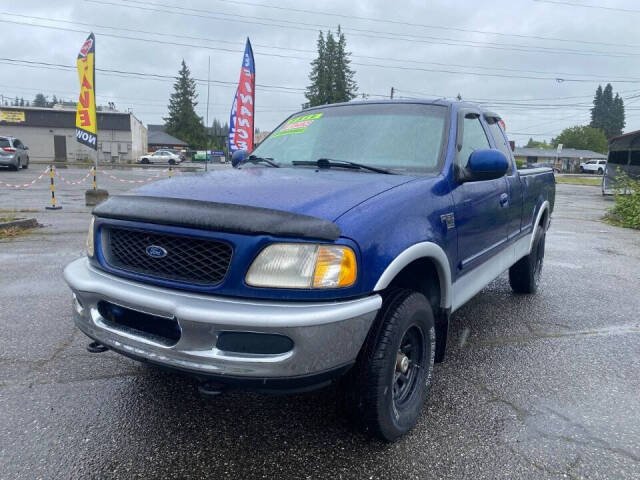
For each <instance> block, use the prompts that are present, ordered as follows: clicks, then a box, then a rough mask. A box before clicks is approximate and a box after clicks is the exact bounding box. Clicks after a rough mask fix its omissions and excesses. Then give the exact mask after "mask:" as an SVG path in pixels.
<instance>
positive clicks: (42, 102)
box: [33, 93, 48, 107]
mask: <svg viewBox="0 0 640 480" xmlns="http://www.w3.org/2000/svg"><path fill="white" fill-rule="evenodd" d="M33 106H34V107H47V106H48V102H47V97H45V96H44V95H43V94H42V93H38V94H37V95H36V98H34V99H33Z"/></svg>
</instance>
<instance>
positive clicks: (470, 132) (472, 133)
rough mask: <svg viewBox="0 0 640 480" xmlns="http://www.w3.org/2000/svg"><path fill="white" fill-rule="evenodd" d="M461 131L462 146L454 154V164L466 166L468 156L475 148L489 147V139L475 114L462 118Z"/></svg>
mask: <svg viewBox="0 0 640 480" xmlns="http://www.w3.org/2000/svg"><path fill="white" fill-rule="evenodd" d="M463 125H464V127H463V132H462V148H461V149H460V151H459V152H458V155H457V156H456V165H458V166H460V167H466V166H467V163H468V162H469V156H470V155H471V154H472V153H473V152H475V151H476V150H484V149H487V148H491V147H490V146H489V140H488V139H487V135H486V133H485V132H484V128H482V124H481V123H480V119H479V118H478V117H476V116H474V117H472V118H467V117H465V118H464V122H463Z"/></svg>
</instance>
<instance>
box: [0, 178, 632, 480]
mask: <svg viewBox="0 0 640 480" xmlns="http://www.w3.org/2000/svg"><path fill="white" fill-rule="evenodd" d="M41 167H42V168H44V167H43V166H36V165H32V166H31V168H30V169H29V170H28V171H22V172H8V171H6V170H1V171H0V180H3V181H5V182H14V183H21V182H23V181H24V182H26V181H30V180H31V179H33V178H34V177H36V176H37V175H38V174H39V170H41V169H42V168H41ZM157 172H158V171H157V170H156V171H154V172H153V173H151V174H155V173H157ZM61 173H62V174H63V176H65V178H67V179H68V180H70V181H74V180H79V179H80V178H82V177H83V175H84V174H85V173H86V170H79V169H67V170H64V171H62V172H61ZM112 174H114V175H116V176H120V177H122V178H126V179H143V178H146V177H148V176H149V175H150V173H149V171H142V170H114V171H112ZM214 178H215V177H214ZM45 180H46V179H45ZM212 180H213V179H212ZM99 182H100V184H101V185H102V186H105V187H107V188H108V189H109V191H110V192H111V193H112V194H114V193H117V192H122V191H125V190H126V189H128V188H130V187H131V185H130V184H125V183H121V182H119V181H116V180H113V179H110V178H105V177H104V176H101V178H99ZM84 185H86V183H85V184H80V185H76V186H71V185H67V184H64V183H62V182H58V189H57V196H58V199H59V203H60V204H61V205H62V206H63V209H62V210H59V211H45V210H44V208H43V207H44V206H45V205H47V204H48V199H49V194H48V185H47V183H46V182H45V181H40V182H38V183H36V184H35V185H34V186H32V187H29V188H26V189H18V190H11V189H8V188H6V187H3V186H1V185H0V217H1V216H3V215H4V214H5V213H6V210H12V209H15V208H18V209H26V210H33V211H32V212H31V211H28V212H24V213H22V214H20V215H25V216H35V217H37V219H38V220H39V222H40V223H41V224H43V225H44V227H43V228H40V229H37V230H34V231H32V232H30V233H28V234H26V235H23V236H20V237H17V238H13V239H8V240H7V239H0V478H1V479H17V478H21V479H22V478H24V479H34V478H44V479H49V478H127V479H128V478H166V479H170V478H216V479H218V478H243V479H244V478H269V479H272V478H358V479H360V478H362V479H371V478H373V479H377V478H384V479H396V478H402V479H412V478H420V479H424V478H452V479H454V478H455V479H458V478H473V479H483V478H487V479H493V478H505V479H507V478H508V479H514V478H531V479H547V478H549V479H552V478H558V479H560V478H585V479H605V478H606V479H637V478H640V319H639V313H640V232H637V231H631V230H626V229H621V228H616V227H612V226H610V225H607V224H605V223H603V222H601V221H600V218H601V217H602V215H603V214H604V212H605V210H606V209H607V208H609V207H610V206H611V205H612V203H613V202H612V201H611V200H610V199H603V198H602V196H601V195H600V190H599V188H596V187H584V186H568V185H558V189H557V192H558V193H557V201H556V210H555V212H554V215H553V219H552V224H551V229H550V231H549V233H548V236H547V245H546V248H547V251H546V258H545V266H544V272H543V277H542V284H541V288H540V291H539V293H538V294H537V295H535V296H516V295H514V294H512V293H511V291H510V288H509V285H508V280H507V278H506V275H502V276H501V277H500V278H498V279H497V280H496V281H494V282H493V283H492V284H491V285H490V286H489V287H487V288H486V289H485V290H483V291H482V292H481V293H480V294H479V295H477V296H476V297H475V298H474V299H473V300H472V301H471V302H470V303H468V304H467V305H466V306H465V307H463V308H462V309H460V310H459V311H458V312H456V313H455V314H454V315H453V317H452V326H451V338H450V343H449V346H448V350H447V358H446V360H445V362H444V363H441V364H438V365H436V368H435V378H434V383H433V385H432V388H431V393H430V397H429V399H428V400H427V403H426V406H425V409H424V412H423V414H422V416H421V417H420V421H419V423H418V425H417V426H416V427H415V429H413V430H412V431H411V432H410V433H409V434H408V435H407V436H406V437H404V438H402V439H401V440H400V441H398V442H397V443H394V444H391V445H387V444H381V443H379V442H377V441H376V440H373V439H371V438H369V437H367V436H366V435H363V434H361V433H359V432H358V431H356V430H354V429H353V428H352V427H351V426H350V425H349V424H348V422H346V421H345V420H344V418H343V417H342V415H341V414H340V412H339V411H338V410H337V409H336V407H335V403H336V390H335V388H332V387H329V388H327V389H324V390H321V391H316V392H312V393H306V394H300V395H295V396H284V397H273V396H263V395H258V394H247V393H240V392H233V393H227V394H225V395H222V396H220V397H216V398H203V397H201V396H199V394H198V393H197V390H196V383H195V382H194V381H193V380H191V379H188V378H184V377H181V376H177V375H173V374H170V373H165V372H160V371H156V370H154V369H149V368H145V367H144V366H141V365H139V364H137V363H136V362H134V361H132V360H129V359H126V358H123V357H121V356H119V355H117V354H114V353H112V352H107V353H103V354H99V355H95V354H94V355H92V354H89V353H87V352H86V350H85V346H86V344H87V343H88V341H87V339H86V338H85V337H84V335H83V334H81V333H80V332H79V331H78V330H77V329H76V328H74V326H73V322H72V319H71V294H70V292H69V290H68V288H67V287H66V285H65V283H64V282H63V280H62V269H63V267H64V266H65V265H66V264H67V263H68V262H70V261H71V260H73V259H75V258H77V257H79V256H81V255H82V254H83V250H84V242H85V237H86V229H87V224H88V220H89V208H87V207H85V206H84V188H85V187H84ZM212 188H215V182H213V183H212Z"/></svg>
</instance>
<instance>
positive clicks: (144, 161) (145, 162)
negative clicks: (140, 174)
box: [140, 158, 149, 165]
mask: <svg viewBox="0 0 640 480" xmlns="http://www.w3.org/2000/svg"><path fill="white" fill-rule="evenodd" d="M140 163H144V164H145V165H146V164H148V163H149V159H148V158H143V159H142V160H140Z"/></svg>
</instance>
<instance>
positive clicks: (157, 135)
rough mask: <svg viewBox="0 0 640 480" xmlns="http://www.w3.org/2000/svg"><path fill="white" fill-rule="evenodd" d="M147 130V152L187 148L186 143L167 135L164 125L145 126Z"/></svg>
mask: <svg viewBox="0 0 640 480" xmlns="http://www.w3.org/2000/svg"><path fill="white" fill-rule="evenodd" d="M147 128H148V134H147V137H148V143H149V151H150V152H153V151H155V150H158V149H160V148H171V149H175V150H182V149H184V148H187V142H185V141H183V140H180V139H179V138H176V137H174V136H172V135H169V134H168V133H167V132H166V131H165V126H164V125H152V124H149V125H147Z"/></svg>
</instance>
